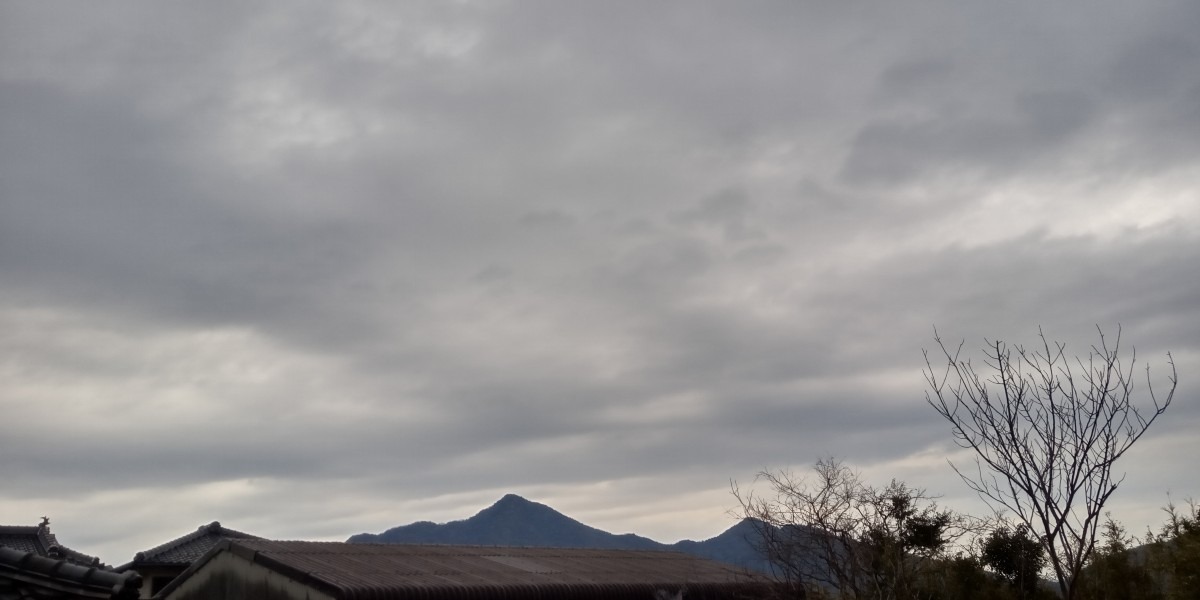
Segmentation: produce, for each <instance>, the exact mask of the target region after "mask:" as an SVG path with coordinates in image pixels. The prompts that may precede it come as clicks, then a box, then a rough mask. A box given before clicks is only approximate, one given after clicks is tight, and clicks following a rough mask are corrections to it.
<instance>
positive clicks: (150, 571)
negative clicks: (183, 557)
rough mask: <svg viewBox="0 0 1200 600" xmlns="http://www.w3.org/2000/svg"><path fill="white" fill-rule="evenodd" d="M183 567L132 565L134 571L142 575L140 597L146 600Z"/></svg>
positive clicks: (180, 571) (181, 570)
mask: <svg viewBox="0 0 1200 600" xmlns="http://www.w3.org/2000/svg"><path fill="white" fill-rule="evenodd" d="M184 568H185V567H151V566H145V565H143V566H140V567H134V569H133V570H134V571H137V572H138V575H141V576H142V589H141V598H142V599H143V600H146V599H148V598H150V597H151V596H153V595H154V592H155V591H156V590H160V589H162V588H163V586H164V585H166V583H168V582H170V581H171V580H172V579H175V577H176V576H178V575H179V574H180V573H182V572H183V570H184Z"/></svg>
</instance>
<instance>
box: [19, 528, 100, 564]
mask: <svg viewBox="0 0 1200 600" xmlns="http://www.w3.org/2000/svg"><path fill="white" fill-rule="evenodd" d="M0 546H6V547H9V548H13V549H15V550H20V551H21V552H32V553H33V554H36V555H38V556H45V557H47V558H52V559H55V560H66V561H68V562H71V563H74V564H77V565H84V566H100V559H99V558H96V557H95V556H90V555H87V554H84V553H82V552H76V551H75V550H72V549H70V548H68V547H66V546H63V545H62V544H60V543H58V538H56V537H54V534H53V533H50V525H49V522H48V521H46V522H43V523H41V524H39V525H0Z"/></svg>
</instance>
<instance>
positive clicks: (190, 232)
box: [0, 2, 1200, 550]
mask: <svg viewBox="0 0 1200 600" xmlns="http://www.w3.org/2000/svg"><path fill="white" fill-rule="evenodd" d="M1074 8H1076V9H1077V8H1078V7H1074ZM66 10H67V9H61V8H55V7H53V6H51V5H41V4H39V5H29V6H24V7H22V8H12V7H7V8H5V9H4V11H5V18H3V19H0V93H3V94H4V97H5V98H6V100H7V101H6V102H5V103H4V105H3V108H0V186H2V187H0V281H2V283H0V324H4V325H6V326H7V327H6V335H0V384H3V385H0V409H3V410H4V412H5V414H6V415H19V416H14V417H13V418H12V419H5V420H4V421H0V457H3V458H2V459H0V461H2V462H0V471H2V472H3V476H4V477H5V478H6V480H8V481H16V482H19V483H18V484H14V485H19V486H23V487H22V489H31V490H42V491H37V492H31V494H33V495H34V496H35V497H36V498H35V500H36V499H41V498H52V497H56V496H57V497H61V496H64V495H65V496H71V495H76V496H79V497H82V496H85V495H88V494H93V496H91V497H98V498H110V497H112V496H111V494H117V495H119V494H122V493H132V492H130V490H137V493H139V494H143V493H144V494H149V495H151V496H154V495H160V494H169V490H166V489H165V488H160V487H158V486H166V485H170V486H174V487H178V488H181V489H186V486H189V485H200V486H203V485H209V484H214V482H215V483H217V484H222V482H224V483H228V482H230V481H234V482H236V481H243V480H244V481H247V482H251V481H257V482H263V481H267V482H271V483H270V485H266V484H261V483H259V484H254V485H251V484H249V483H247V484H246V485H244V486H243V487H242V488H238V489H243V488H244V489H248V490H252V491H246V492H245V494H246V496H245V497H242V496H236V497H234V496H231V497H230V498H228V500H227V503H226V504H222V506H228V507H230V508H229V510H231V511H237V512H239V514H247V515H256V517H255V518H258V517H261V516H262V515H261V510H262V509H261V508H260V507H259V508H256V505H261V504H264V503H265V504H271V505H278V504H280V503H277V502H265V501H264V502H256V500H261V499H262V498H267V497H269V498H271V499H279V498H284V497H288V496H289V495H290V496H300V495H302V494H296V493H295V490H298V489H314V488H320V489H335V488H336V489H337V490H338V492H339V493H341V494H343V495H344V497H343V500H345V502H346V504H345V505H347V506H351V505H352V506H353V510H355V511H362V512H363V513H370V514H372V515H384V516H379V517H377V518H379V519H393V520H395V522H394V523H387V524H388V525H394V524H399V523H400V522H401V521H404V520H414V519H416V518H421V517H422V515H408V514H402V513H399V512H394V511H396V510H399V509H395V508H394V506H395V504H396V502H397V499H406V500H412V499H417V498H426V499H428V498H436V497H440V496H441V495H443V494H463V495H468V496H470V497H471V498H475V497H476V496H477V495H482V494H485V493H490V492H491V491H493V490H506V491H507V490H508V489H512V488H514V487H519V486H530V487H536V486H558V487H557V488H556V489H559V490H562V493H563V494H564V495H568V496H569V495H571V494H581V495H583V494H587V493H588V492H586V491H581V490H586V489H589V487H588V486H598V485H600V486H612V489H614V490H628V491H627V492H622V491H614V492H612V494H614V497H616V496H619V495H620V494H622V493H627V494H629V495H627V496H625V498H626V499H627V501H628V502H631V503H635V502H636V503H642V502H645V501H646V497H647V491H646V488H647V486H648V485H649V484H647V483H646V481H665V480H670V481H679V482H684V483H681V484H680V485H684V484H686V485H687V486H690V487H688V488H687V489H680V490H672V492H673V493H674V492H678V493H679V497H685V496H687V495H688V494H691V493H699V492H700V491H703V490H705V489H717V488H723V487H724V486H726V484H727V482H728V480H729V479H730V478H735V479H737V478H744V477H747V476H749V474H751V473H753V472H754V471H756V470H758V469H760V468H763V467H771V466H775V465H780V464H784V465H786V464H807V463H808V462H810V461H811V460H812V459H813V458H814V457H816V456H819V455H823V454H840V455H843V456H847V457H848V458H851V459H852V460H858V461H868V462H875V461H879V462H887V461H889V460H893V459H895V458H896V457H897V456H903V455H907V454H911V453H914V452H917V451H920V450H922V449H927V448H930V447H937V444H939V443H942V442H945V441H946V439H947V438H946V435H945V431H944V428H942V427H941V425H940V424H939V423H936V422H935V421H933V420H932V419H931V418H930V415H929V414H926V412H925V411H924V408H923V404H922V402H923V400H922V390H921V379H920V368H921V366H922V362H921V348H922V347H928V346H929V345H930V344H931V343H932V339H931V336H932V327H933V326H934V325H937V326H938V327H939V330H940V331H942V332H943V333H944V334H946V335H947V336H948V337H954V338H959V337H961V338H965V339H967V340H968V346H970V345H971V344H972V343H974V342H976V341H978V340H981V339H982V338H983V337H984V336H989V337H1002V338H1005V339H1012V340H1025V341H1028V340H1029V339H1030V338H1031V337H1032V336H1033V335H1034V334H1035V333H1036V327H1037V326H1038V325H1043V326H1045V327H1046V329H1047V332H1048V333H1050V334H1052V335H1062V336H1066V337H1069V338H1070V339H1071V341H1072V344H1073V346H1072V347H1080V346H1077V345H1076V344H1075V342H1076V341H1078V342H1079V343H1081V344H1085V345H1083V346H1081V347H1080V348H1081V349H1085V348H1086V343H1087V342H1089V341H1091V338H1090V336H1091V334H1092V331H1093V327H1094V325H1096V324H1101V325H1104V326H1106V327H1107V326H1111V325H1113V324H1115V323H1121V324H1122V325H1123V326H1124V327H1125V331H1126V335H1127V337H1128V339H1129V340H1131V341H1132V342H1133V343H1136V344H1137V346H1138V349H1139V355H1140V356H1142V357H1144V358H1145V359H1146V360H1147V361H1149V362H1153V363H1154V364H1156V365H1158V364H1160V363H1161V356H1162V355H1163V353H1164V352H1165V351H1166V350H1174V351H1176V353H1177V359H1178V360H1179V361H1180V367H1181V371H1184V369H1190V370H1192V371H1194V370H1195V369H1194V364H1192V363H1193V362H1194V358H1193V357H1194V355H1195V348H1194V346H1195V340H1197V339H1200V337H1198V336H1197V332H1196V331H1194V329H1195V328H1194V327H1193V326H1192V325H1190V324H1192V323H1196V322H1198V321H1197V319H1196V316H1197V315H1196V314H1195V313H1196V306H1198V303H1197V302H1196V301H1195V299H1196V298H1197V295H1198V294H1200V290H1198V289H1197V288H1196V287H1195V284H1193V283H1192V281H1193V280H1194V279H1195V278H1194V277H1193V276H1192V273H1191V269H1190V265H1192V264H1195V263H1196V262H1197V261H1198V260H1200V257H1197V256H1195V254H1196V248H1197V247H1200V244H1197V238H1196V219H1197V215H1196V213H1195V211H1194V209H1192V208H1190V207H1189V205H1188V203H1187V201H1186V200H1187V198H1188V196H1187V194H1188V193H1189V189H1190V187H1189V186H1190V185H1191V184H1194V183H1195V182H1194V181H1193V180H1192V179H1189V176H1188V175H1187V173H1188V169H1189V168H1190V167H1189V165H1192V164H1193V163H1194V162H1195V161H1196V158H1197V156H1198V152H1197V150H1198V149H1197V147H1196V144H1195V139H1194V138H1195V136H1189V135H1188V133H1189V132H1190V131H1193V130H1194V125H1195V122H1196V118H1197V115H1198V114H1200V113H1197V112H1196V110H1197V109H1196V108H1195V107H1196V106H1200V101H1194V100H1196V98H1195V96H1196V90H1198V89H1200V83H1197V82H1198V81H1200V77H1197V76H1196V67H1195V66H1194V65H1195V64H1200V61H1191V60H1188V58H1190V57H1191V55H1192V54H1194V52H1195V50H1196V47H1195V44H1193V43H1191V42H1190V41H1189V40H1190V37H1188V35H1186V34H1187V33H1188V32H1190V29H1189V27H1190V25H1189V24H1195V22H1196V16H1197V14H1196V11H1195V9H1194V8H1193V4H1192V3H1187V2H1182V3H1176V4H1173V5H1168V4H1165V3H1152V4H1151V5H1144V7H1142V5H1139V7H1137V8H1134V7H1131V6H1125V5H1121V4H1119V3H1113V5H1112V6H1109V7H1106V8H1105V9H1104V10H1100V9H1096V10H1090V11H1087V14H1086V15H1084V16H1083V17H1082V20H1081V15H1080V14H1079V11H1078V10H1068V8H1066V7H1064V8H1061V9H1059V8H1054V7H1046V6H1043V5H1037V4H1033V3H1025V4H1018V5H1014V6H1011V7H1006V8H1005V9H1003V10H1001V9H997V8H995V7H981V6H976V7H970V6H966V5H961V4H958V3H949V2H946V3H935V4H932V5H928V6H924V7H915V8H914V7H904V8H899V7H894V6H891V5H887V4H876V5H863V6H859V7H854V8H847V7H845V6H841V5H837V6H835V5H824V4H817V3H793V4H787V5H786V6H785V5H784V4H764V5H756V6H737V7H736V8H735V7H733V6H732V5H730V6H725V5H718V4H715V3H714V4H708V3H700V4H694V3H668V4H662V5H655V6H646V5H644V4H636V5H635V4H621V3H616V4H603V5H602V4H598V3H590V4H584V3H562V2H545V3H528V4H520V5H513V6H500V5H487V4H474V3H456V4H441V3H430V4H419V3H418V4H406V5H404V6H384V5H375V6H367V7H364V6H361V5H354V6H351V5H329V4H323V3H311V4H301V5H297V6H296V7H289V8H288V9H287V10H286V11H280V10H279V7H276V6H273V5H270V4H259V5H253V6H251V5H243V4H237V3H222V4H218V5H214V6H213V7H208V6H206V8H205V9H204V10H196V9H190V8H186V7H174V8H172V7H170V6H167V5H162V6H155V7H153V8H152V9H144V10H143V9H141V8H138V9H135V8H133V7H132V5H130V6H125V5H119V7H118V8H114V9H112V11H111V12H105V13H104V14H103V15H101V14H91V15H89V14H84V13H77V9H71V10H72V13H71V14H68V13H67V12H64V11H66ZM85 12H86V11H85ZM1106 15H1107V16H1106ZM1130 15H1137V16H1138V17H1139V18H1138V19H1136V23H1137V24H1138V26H1137V27H1126V25H1127V24H1129V23H1133V22H1134V21H1135V20H1131V18H1130ZM10 17H11V18H10ZM84 17H91V18H84ZM1018 32H1019V36H1018V35H1017V34H1018ZM1014 40H1019V41H1014ZM1147 189H1150V190H1153V192H1154V193H1148V192H1146V190H1147ZM1164 190H1165V191H1164ZM1160 191H1162V192H1163V194H1161V197H1160V195H1159V192H1160ZM1046 194H1053V197H1046V198H1044V199H1043V200H1030V198H1036V197H1038V196H1039V195H1046ZM1143 198H1144V199H1143ZM1135 200H1136V201H1137V202H1140V203H1141V204H1139V205H1138V206H1134V205H1133V203H1134V201H1135ZM1131 207H1132V208H1131ZM1146 215H1149V216H1150V217H1153V219H1150V217H1146V218H1147V219H1149V221H1148V222H1142V221H1137V222H1136V223H1135V222H1130V223H1124V222H1118V221H1121V220H1123V219H1125V220H1127V219H1134V220H1137V219H1142V218H1143V217H1144V216H1146ZM206 336H215V340H216V341H213V340H212V339H209V337H206ZM1156 368H1157V367H1156ZM1185 372H1190V371H1185ZM1189 398H1190V396H1189ZM1192 404H1194V403H1191V404H1188V403H1187V402H1184V401H1182V400H1181V401H1180V404H1179V406H1178V409H1177V410H1178V413H1177V414H1178V415H1179V419H1178V422H1177V423H1172V424H1171V427H1181V428H1182V427H1187V426H1193V425H1194V423H1195V419H1196V416H1195V415H1196V413H1195V409H1194V408H1192V407H1191V405H1192ZM1173 410H1176V409H1173ZM51 412H53V413H54V414H61V415H66V416H64V417H61V419H62V422H61V423H52V422H46V420H45V416H46V415H47V414H50V413H51ZM51 421H53V419H51ZM56 429H57V430H59V431H63V430H64V429H65V430H68V431H70V432H71V435H55V434H54V431H55V430H56ZM46 440H52V441H53V444H52V445H51V446H50V447H48V448H46V449H45V450H44V451H42V452H37V453H26V452H22V451H21V450H23V449H27V448H31V447H44V446H42V445H41V444H44V442H45V441H46ZM230 485H233V484H230ZM706 486H707V487H706ZM267 488H270V490H269V491H263V490H265V489H267ZM217 489H220V486H219V485H218V486H217ZM593 489H594V488H593ZM281 490H282V491H281ZM571 490H575V491H571ZM937 491H939V492H940V491H944V490H937ZM6 493H7V492H6ZM106 494H109V495H106ZM256 494H265V496H260V495H256ZM164 497H166V496H164ZM21 501H22V500H21V499H20V498H14V497H13V496H12V495H11V494H9V495H6V496H3V498H0V508H4V507H5V506H6V503H7V505H11V506H16V504H13V503H19V502H21ZM651 504H653V503H648V504H638V506H635V507H631V509H630V510H633V511H643V512H644V511H649V510H651V509H650V508H645V507H646V506H650V505H651ZM22 506H23V505H22ZM701 508H704V507H701ZM713 508H714V510H713V514H714V518H715V519H720V518H723V515H724V509H725V508H727V506H721V507H713ZM111 510H113V511H116V509H115V508H114V509H111ZM181 510H182V509H181ZM187 510H188V511H191V512H188V513H187V514H188V518H189V519H190V520H191V521H194V522H195V523H203V522H208V521H211V520H212V519H213V518H214V517H219V518H221V519H222V520H224V521H230V520H236V518H235V515H230V516H228V517H227V516H225V515H200V514H193V513H194V512H196V511H198V510H199V509H193V508H188V509H187ZM288 510H289V511H292V510H294V511H295V512H294V515H293V513H291V512H289V513H288V514H289V515H290V516H294V517H295V518H294V519H293V520H294V521H297V522H299V521H311V522H318V521H319V522H322V523H330V522H336V523H345V522H347V521H350V520H352V517H353V516H352V515H347V514H345V513H344V511H345V510H350V509H341V510H342V512H339V509H338V508H337V507H333V508H330V507H321V506H313V505H310V504H306V503H302V502H299V501H297V503H296V507H294V508H289V509H288ZM242 511H245V512H242ZM256 511H258V512H256ZM331 511H332V512H331ZM639 514H640V513H639ZM643 516H645V518H646V519H649V520H651V521H653V520H654V519H666V518H667V517H664V516H662V515H657V514H655V515H649V516H647V515H643ZM264 518H265V517H264ZM373 518H375V517H373ZM279 519H282V517H279ZM118 521H119V518H118V517H113V520H112V522H118ZM186 525H187V527H185V528H184V529H187V528H190V527H192V526H194V525H193V524H191V523H190V522H189V523H188V524H186ZM96 527H99V526H98V525H97V526H96ZM705 527H706V528H709V529H711V527H709V525H708V524H705ZM178 529H179V526H178V525H176V526H175V527H174V528H172V529H171V530H170V531H163V532H162V533H163V535H164V537H163V539H166V538H167V537H171V536H175V535H178V533H179V531H178ZM344 533H346V534H349V533H352V531H346V532H344ZM114 535H115V534H114ZM86 536H87V537H86V539H104V537H105V536H103V535H97V534H96V533H95V532H94V531H93V532H88V533H87V534H86ZM110 537H111V536H110ZM157 541H161V540H157ZM157 541H155V543H157ZM117 543H118V544H119V542H117ZM83 549H84V550H89V549H88V548H83Z"/></svg>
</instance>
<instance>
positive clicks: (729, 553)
mask: <svg viewBox="0 0 1200 600" xmlns="http://www.w3.org/2000/svg"><path fill="white" fill-rule="evenodd" d="M760 526H761V524H757V525H756V523H755V522H754V521H753V520H751V519H744V520H742V521H741V522H739V523H738V524H736V525H734V526H733V527H731V528H729V529H728V530H727V531H725V532H724V533H722V534H720V535H718V536H717V537H714V538H712V539H709V540H705V541H703V542H693V541H690V540H684V541H681V542H678V543H675V544H671V545H666V544H662V543H659V542H656V541H654V540H651V539H648V538H644V537H641V536H637V535H634V534H632V533H627V534H623V535H614V534H611V533H608V532H606V531H602V530H600V529H596V528H594V527H589V526H587V525H584V524H583V523H580V522H579V521H576V520H575V519H572V518H570V517H568V516H566V515H564V514H562V513H560V512H558V511H556V510H554V509H553V508H550V507H549V506H546V505H545V504H540V503H538V502H533V501H531V500H528V499H526V498H522V497H521V496H518V495H517V494H505V495H504V496H503V497H501V498H500V499H499V500H497V501H496V502H495V503H494V504H492V505H491V506H489V507H487V508H485V509H483V510H481V511H479V513H477V514H476V515H475V516H473V517H471V518H469V519H465V520H462V521H451V522H449V523H442V524H435V523H430V522H428V521H420V522H416V523H412V524H409V525H403V526H400V527H393V528H391V529H389V530H387V531H385V532H383V533H380V534H369V533H361V534H358V535H355V536H351V537H350V539H349V540H347V541H349V542H358V543H392V544H468V545H484V546H543V547H558V548H620V549H640V550H667V549H674V550H679V551H682V552H688V553H691V554H694V555H696V556H703V557H705V558H711V559H714V560H719V561H724V562H727V563H730V564H734V565H739V566H744V567H748V568H751V569H757V570H769V569H770V565H769V564H767V563H766V562H765V561H764V560H763V559H762V557H761V556H760V555H759V553H758V550H757V547H758V544H756V543H755V542H754V540H755V539H756V538H757V536H758V527H760Z"/></svg>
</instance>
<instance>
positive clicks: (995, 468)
mask: <svg viewBox="0 0 1200 600" xmlns="http://www.w3.org/2000/svg"><path fill="white" fill-rule="evenodd" d="M1097 331H1098V333H1099V338H1100V339H1099V342H1098V343H1097V344H1095V345H1093V346H1092V348H1091V352H1090V353H1089V354H1088V357H1087V360H1086V361H1084V360H1083V359H1081V358H1079V357H1076V358H1075V359H1074V360H1073V361H1072V360H1070V359H1068V358H1067V357H1066V345H1065V344H1063V343H1061V342H1057V341H1051V340H1050V339H1049V338H1047V337H1046V335H1045V333H1044V332H1042V330H1041V328H1038V337H1039V340H1040V344H1039V347H1038V348H1037V349H1035V350H1032V351H1030V350H1027V349H1026V348H1024V347H1023V346H1019V345H1012V346H1010V345H1008V344H1005V343H1004V342H1002V341H994V342H993V341H985V350H984V364H985V366H986V369H985V371H986V372H987V373H990V376H989V377H987V378H984V377H983V376H981V374H980V373H979V372H977V371H976V369H975V367H974V366H973V365H972V364H971V361H970V360H969V359H963V358H961V356H962V348H963V343H962V342H960V343H959V344H958V346H957V347H955V348H954V349H953V350H951V349H949V348H947V346H946V344H945V343H944V342H943V341H942V339H941V337H940V336H939V335H938V333H937V330H936V329H934V341H935V342H936V343H937V346H938V348H939V349H940V351H941V355H940V356H941V357H942V358H944V359H945V366H944V367H939V368H937V369H936V370H935V367H934V364H935V363H934V360H933V359H931V358H930V355H929V352H927V351H926V352H924V355H925V373H924V375H925V381H926V383H927V385H928V391H927V392H926V394H925V400H926V402H927V403H928V404H929V405H930V406H931V407H933V409H934V410H935V411H936V412H937V413H938V414H940V415H941V416H942V417H943V418H945V419H946V420H947V421H949V422H950V424H951V432H952V434H953V437H954V441H955V443H956V444H958V445H959V446H961V447H963V448H969V449H970V450H972V451H973V452H974V453H975V456H976V468H975V469H974V470H973V473H972V472H967V471H963V470H962V469H960V468H958V466H956V465H952V466H953V467H954V471H955V472H956V473H957V474H958V475H959V477H960V478H962V480H963V481H964V482H965V483H966V484H967V486H968V487H969V488H971V489H972V490H974V491H975V492H976V493H977V494H979V496H980V497H981V498H983V499H984V501H985V502H987V503H988V504H989V506H991V507H992V508H993V509H995V508H997V507H1002V508H1005V509H1008V510H1010V511H1012V513H1013V514H1015V515H1016V516H1017V517H1018V518H1019V519H1020V520H1021V522H1022V523H1024V524H1025V525H1026V526H1027V527H1028V528H1029V529H1030V530H1031V531H1034V532H1036V533H1037V534H1038V535H1039V536H1040V538H1041V542H1042V544H1043V546H1044V547H1045V549H1046V553H1047V555H1048V556H1049V559H1050V565H1051V567H1052V568H1053V569H1054V573H1055V576H1056V577H1057V578H1058V581H1059V588H1060V590H1061V592H1062V595H1063V597H1064V598H1066V599H1067V600H1072V599H1073V598H1074V592H1075V588H1076V586H1075V582H1076V580H1077V578H1078V577H1079V574H1080V571H1081V570H1082V568H1083V565H1084V563H1085V562H1086V561H1087V559H1088V557H1089V556H1090V555H1091V553H1092V551H1093V550H1094V548H1095V544H1096V534H1097V530H1098V527H1099V525H1100V524H1101V520H1102V519H1101V517H1102V515H1103V509H1104V505H1105V503H1107V502H1108V499H1109V498H1110V497H1111V496H1112V494H1113V492H1115V491H1116V490H1117V488H1118V487H1119V486H1120V484H1121V482H1122V481H1123V480H1124V475H1123V474H1122V475H1117V476H1115V477H1114V475H1113V470H1112V469H1113V464H1114V463H1115V462H1116V461H1117V459H1119V458H1121V456H1123V455H1124V454H1125V452H1126V451H1128V450H1129V448H1130V447H1131V446H1133V444H1134V443H1136V442H1137V441H1138V440H1139V439H1141V437H1142V436H1143V435H1144V434H1145V433H1146V430H1147V429H1149V427H1150V425H1152V424H1153V423H1154V421H1155V420H1156V419H1158V417H1159V416H1161V415H1162V414H1163V412H1165V411H1166V410H1167V407H1169V406H1170V404H1171V400H1172V399H1173V398H1174V395H1175V388H1176V385H1177V383H1178V374H1177V372H1176V370H1175V362H1174V360H1173V358H1172V357H1171V355H1170V354H1169V353H1168V354H1167V364H1168V365H1169V366H1170V371H1171V372H1170V374H1169V375H1168V377H1167V382H1168V383H1169V384H1170V385H1169V388H1170V389H1169V390H1168V391H1167V394H1166V395H1165V397H1163V398H1162V399H1161V401H1160V398H1159V396H1158V395H1157V394H1156V392H1155V390H1154V386H1153V384H1152V382H1151V379H1150V370H1149V367H1147V369H1146V382H1147V387H1148V388H1149V396H1150V399H1151V406H1147V407H1139V406H1138V405H1137V404H1136V403H1135V402H1134V396H1135V390H1134V384H1133V381H1134V379H1133V366H1134V362H1135V359H1136V353H1135V352H1133V351H1131V352H1130V358H1129V360H1128V363H1126V362H1125V361H1124V360H1123V359H1122V358H1121V330H1120V328H1118V329H1117V335H1116V336H1115V339H1113V340H1111V345H1110V341H1109V339H1108V338H1107V337H1106V336H1105V334H1104V331H1103V330H1101V329H1100V328H1099V327H1097Z"/></svg>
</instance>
